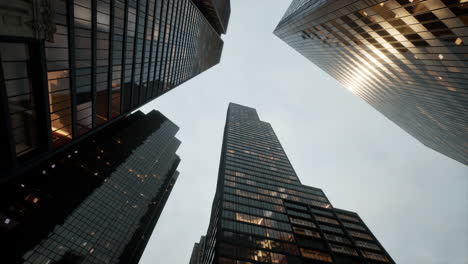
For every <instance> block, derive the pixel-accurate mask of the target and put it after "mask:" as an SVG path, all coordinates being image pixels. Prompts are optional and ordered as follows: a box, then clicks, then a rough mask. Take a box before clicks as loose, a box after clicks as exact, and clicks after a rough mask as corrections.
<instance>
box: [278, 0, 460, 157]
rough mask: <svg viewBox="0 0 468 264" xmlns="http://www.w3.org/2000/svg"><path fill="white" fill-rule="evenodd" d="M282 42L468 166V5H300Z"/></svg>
mask: <svg viewBox="0 0 468 264" xmlns="http://www.w3.org/2000/svg"><path fill="white" fill-rule="evenodd" d="M275 34H276V35H277V36H278V37H279V38H281V39H282V40H284V41H285V42H286V43H287V44H289V45H290V46H291V47H293V48H294V49H296V50H297V51H298V52H299V53H301V54H302V55H304V56H305V57H306V58H308V59H309V60H311V61H312V62H314V63H315V64H316V65H317V66H319V67H320V68H321V69H323V70H324V71H325V72H327V73H328V74H330V75H331V76H332V77H334V78H335V79H337V80H338V81H339V82H341V83H342V84H343V85H344V86H345V87H346V88H347V89H348V90H350V91H351V92H352V93H354V94H356V95H358V96H359V97H361V98H363V99H364V100H365V101H366V102H368V103H369V104H371V105H372V106H373V107H374V108H375V109H377V110H378V111H380V112H381V113H382V114H384V115H385V116H386V117H387V118H389V119H390V120H392V121H393V122H395V123H396V124H397V125H398V126H400V127H402V128H403V129H404V130H405V131H407V132H408V133H409V134H411V135H412V136H414V137H415V138H416V139H418V140H419V141H421V142H422V143H423V144H425V145H426V146H428V147H430V148H432V149H434V150H436V151H439V152H441V153H442V154H445V155H447V156H449V157H451V158H453V159H455V160H458V161H459V162H462V163H464V164H468V148H467V146H468V129H467V124H468V107H467V106H468V78H467V76H468V60H467V56H468V44H467V43H468V3H467V2H466V1H461V0H415V1H412V0H388V1H377V0H371V1H362V0H353V1H348V0H338V1H328V0H309V1H304V0H295V1H293V3H292V4H291V8H290V10H288V12H287V13H286V14H285V16H284V17H283V19H282V20H281V22H280V23H279V25H278V27H277V28H276V29H275ZM314 88H316V87H314ZM317 89H318V88H317Z"/></svg>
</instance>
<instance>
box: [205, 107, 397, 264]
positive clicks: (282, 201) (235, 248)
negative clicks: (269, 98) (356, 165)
mask: <svg viewBox="0 0 468 264" xmlns="http://www.w3.org/2000/svg"><path fill="white" fill-rule="evenodd" d="M220 168H221V169H220V172H219V173H220V176H219V177H220V178H219V180H218V187H217V192H216V195H215V200H214V203H213V209H212V214H211V220H210V225H209V228H208V232H207V235H206V243H205V244H204V245H203V247H202V249H198V250H201V251H200V252H201V254H202V259H203V261H202V263H203V264H215V263H248V262H255V263H261V262H263V261H267V263H276V262H274V261H276V260H274V258H272V257H271V256H274V255H272V254H279V255H280V256H284V258H283V257H281V261H282V262H281V263H284V264H286V263H289V261H290V260H291V263H295V262H294V261H295V260H296V259H297V257H298V256H302V257H303V258H304V260H306V261H307V259H309V261H310V259H315V260H322V261H325V262H330V263H334V262H335V257H336V256H338V255H339V256H340V258H346V257H349V258H358V259H359V260H360V261H361V262H363V263H367V262H366V261H365V257H364V256H363V254H362V252H361V250H359V249H360V248H361V249H366V250H367V249H370V248H369V247H364V246H363V245H364V244H362V243H361V244H360V247H358V245H356V243H355V242H354V240H355V239H354V238H362V236H364V237H366V236H368V237H369V238H370V240H372V241H373V243H369V244H372V245H374V243H375V245H377V244H378V242H377V241H375V240H374V239H373V238H372V237H371V235H370V233H368V232H367V230H365V229H364V230H361V231H366V233H364V232H358V233H356V231H351V230H355V229H359V228H364V227H363V226H361V225H358V224H357V223H360V224H361V222H360V221H359V219H358V218H355V217H352V216H350V217H349V218H350V219H357V220H358V221H357V222H354V223H353V221H352V220H350V221H349V222H345V221H342V218H346V216H347V215H349V214H352V213H351V212H348V211H345V210H340V209H334V208H333V207H332V206H331V204H330V203H329V201H328V199H327V197H326V196H325V194H324V193H323V192H322V191H321V190H320V189H317V188H312V187H308V186H304V185H302V184H301V182H300V181H299V178H298V177H297V175H296V173H295V171H294V169H293V167H292V166H291V164H290V162H289V160H288V158H287V156H286V154H285V153H284V150H283V148H282V147H281V144H280V142H279V140H278V138H277V137H276V135H275V133H274V131H273V129H272V127H271V125H270V124H268V123H266V122H263V121H261V120H260V119H259V117H258V115H257V113H256V110H255V109H252V108H249V107H244V106H240V105H237V104H233V103H231V104H230V105H229V109H228V113H227V120H226V127H225V134H224V141H223V152H222V156H221V165H220ZM337 213H340V215H342V216H344V217H342V218H338V215H337ZM347 220H349V219H347ZM348 229H351V230H349V231H348ZM346 231H348V232H346ZM356 236H361V237H356ZM364 239H365V238H364ZM226 245H229V246H226ZM292 245H294V248H295V249H294V250H293V251H292V250H291V246H292ZM299 245H300V246H299ZM305 245H307V246H305ZM299 247H301V250H300V251H299V250H298V248H299ZM379 247H380V245H379ZM239 248H241V249H239ZM244 249H245V250H244ZM226 250H230V251H229V252H228V251H226ZM373 250H374V249H373ZM233 252H235V254H234V253H233ZM251 252H256V254H259V255H258V256H257V257H260V256H262V257H263V256H265V258H253V257H252V255H251ZM379 254H382V255H385V256H387V255H386V253H384V251H380V252H379ZM295 258H296V259H295ZM293 259H294V260H293ZM388 259H389V260H391V259H390V257H388ZM392 263H393V262H392Z"/></svg>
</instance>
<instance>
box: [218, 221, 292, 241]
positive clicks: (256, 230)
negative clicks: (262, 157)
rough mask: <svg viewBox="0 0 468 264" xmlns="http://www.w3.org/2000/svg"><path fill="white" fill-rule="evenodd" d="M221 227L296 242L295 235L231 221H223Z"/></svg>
mask: <svg viewBox="0 0 468 264" xmlns="http://www.w3.org/2000/svg"><path fill="white" fill-rule="evenodd" d="M221 227H222V228H223V229H229V230H231V231H237V232H242V233H246V234H251V235H256V236H262V237H268V238H273V239H279V240H284V241H290V242H294V236H293V234H291V233H287V232H282V231H277V230H273V229H269V228H265V227H260V226H254V225H249V224H244V223H240V222H235V221H230V220H221Z"/></svg>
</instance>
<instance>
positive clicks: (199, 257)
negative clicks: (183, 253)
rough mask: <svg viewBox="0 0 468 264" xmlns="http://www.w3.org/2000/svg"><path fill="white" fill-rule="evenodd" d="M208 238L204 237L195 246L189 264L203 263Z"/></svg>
mask: <svg viewBox="0 0 468 264" xmlns="http://www.w3.org/2000/svg"><path fill="white" fill-rule="evenodd" d="M205 241H206V237H205V236H202V237H201V238H200V242H198V243H195V245H193V250H192V256H191V257H190V262H189V264H201V263H202V261H203V254H204V251H203V250H204V249H205Z"/></svg>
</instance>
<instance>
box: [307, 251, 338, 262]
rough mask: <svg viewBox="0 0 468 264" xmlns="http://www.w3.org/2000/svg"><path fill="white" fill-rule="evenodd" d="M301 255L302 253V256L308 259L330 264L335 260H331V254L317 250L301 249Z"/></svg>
mask: <svg viewBox="0 0 468 264" xmlns="http://www.w3.org/2000/svg"><path fill="white" fill-rule="evenodd" d="M301 253H302V256H304V257H306V258H311V259H316V260H321V261H326V262H330V263H332V262H333V260H332V258H331V256H330V255H329V254H327V253H324V252H320V251H317V250H312V249H307V248H301Z"/></svg>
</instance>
